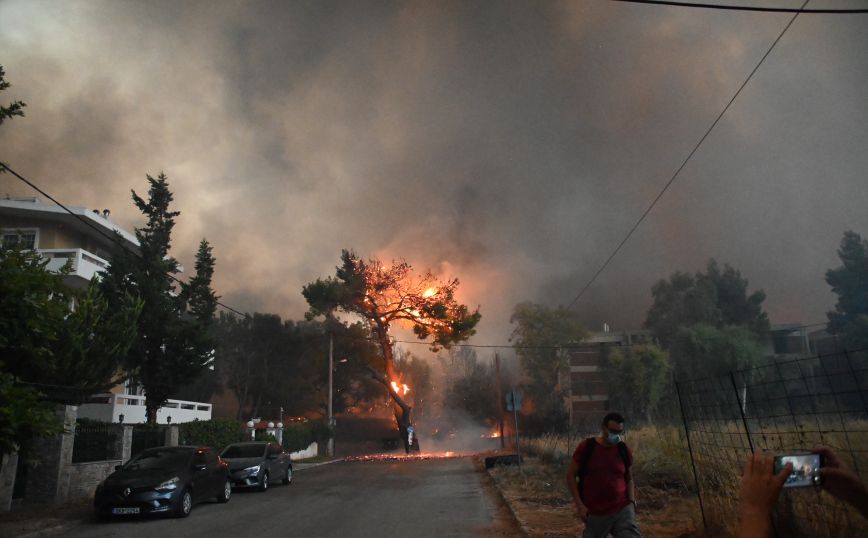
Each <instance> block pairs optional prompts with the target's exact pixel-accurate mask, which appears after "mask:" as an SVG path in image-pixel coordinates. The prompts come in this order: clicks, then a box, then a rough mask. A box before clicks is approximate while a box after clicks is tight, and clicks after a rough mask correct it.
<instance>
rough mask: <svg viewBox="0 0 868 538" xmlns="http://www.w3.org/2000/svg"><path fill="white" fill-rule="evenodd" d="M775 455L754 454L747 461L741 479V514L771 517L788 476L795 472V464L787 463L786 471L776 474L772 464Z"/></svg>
mask: <svg viewBox="0 0 868 538" xmlns="http://www.w3.org/2000/svg"><path fill="white" fill-rule="evenodd" d="M773 461H774V455H773V454H771V453H765V452H754V453H753V454H751V455H750V457H749V458H748V460H747V465H745V468H744V474H743V475H742V477H741V512H742V514H745V513H746V512H751V513H756V514H758V515H762V516H763V517H765V516H766V515H768V516H771V513H772V508H774V505H775V501H777V499H778V495H780V493H781V489H782V488H783V487H784V482H786V480H787V476H789V474H790V473H791V472H793V464H792V463H787V464H786V466H785V467H784V469H783V470H782V471H781V472H780V473H778V474H777V475H776V474H774V469H773V467H772V462H773Z"/></svg>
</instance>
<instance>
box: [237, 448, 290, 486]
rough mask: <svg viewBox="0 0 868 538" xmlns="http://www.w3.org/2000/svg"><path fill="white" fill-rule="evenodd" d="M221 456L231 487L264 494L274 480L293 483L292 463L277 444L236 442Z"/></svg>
mask: <svg viewBox="0 0 868 538" xmlns="http://www.w3.org/2000/svg"><path fill="white" fill-rule="evenodd" d="M220 457H221V458H223V459H224V460H226V462H227V463H228V464H229V473H230V477H231V478H232V485H233V486H235V487H242V488H244V487H249V488H257V489H258V490H260V491H265V490H266V489H268V486H269V485H270V484H271V482H272V481H274V480H280V481H281V482H283V483H284V484H289V483H290V482H292V461H291V460H290V457H289V454H287V453H286V452H284V451H283V448H281V446H280V445H279V444H277V443H258V442H249V443H235V444H232V445H229V446H227V447H226V448H224V449H223V452H222V453H221V454H220Z"/></svg>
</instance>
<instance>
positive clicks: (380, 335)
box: [368, 323, 420, 454]
mask: <svg viewBox="0 0 868 538" xmlns="http://www.w3.org/2000/svg"><path fill="white" fill-rule="evenodd" d="M374 332H375V333H376V334H377V339H378V340H379V342H380V347H381V348H382V349H383V360H384V361H385V375H383V374H382V373H380V372H378V371H376V370H374V369H373V368H371V367H370V366H369V367H368V370H370V372H371V374H372V375H373V376H374V378H375V379H377V380H378V381H379V382H380V383H382V384H383V385H384V386H385V387H386V390H388V391H389V396H391V397H392V409H393V411H394V413H395V421H396V422H397V423H398V430H399V432H400V434H401V441H402V442H403V443H404V451H405V452H406V453H408V454H409V453H410V451H411V450H412V451H414V452H420V448H419V437H418V435H416V433H414V435H413V442H412V443H411V442H410V440H409V431H410V428H411V427H412V426H413V420H412V411H413V407H412V406H410V404H408V403H407V402H405V401H404V399H403V398H401V395H400V394H398V392H397V391H395V389H393V388H392V383H391V382H392V381H394V382H395V383H397V382H398V372H397V370H395V355H394V353H393V351H392V343H391V342H390V341H389V332H388V329H387V328H386V327H385V326H383V325H382V324H381V323H375V324H374ZM414 430H415V428H414Z"/></svg>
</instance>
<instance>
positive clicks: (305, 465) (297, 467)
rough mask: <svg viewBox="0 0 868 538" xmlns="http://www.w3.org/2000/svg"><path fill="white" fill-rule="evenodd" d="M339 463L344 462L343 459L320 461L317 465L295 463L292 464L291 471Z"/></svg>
mask: <svg viewBox="0 0 868 538" xmlns="http://www.w3.org/2000/svg"><path fill="white" fill-rule="evenodd" d="M340 461H344V458H339V459H334V460H329V461H320V462H317V463H296V464H293V466H292V470H293V471H304V470H305V469H313V468H314V467H320V466H322V465H331V464H332V463H338V462H340Z"/></svg>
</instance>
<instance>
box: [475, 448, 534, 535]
mask: <svg viewBox="0 0 868 538" xmlns="http://www.w3.org/2000/svg"><path fill="white" fill-rule="evenodd" d="M480 463H482V465H483V469H482V471H483V472H484V473H485V476H486V477H488V480H489V481H490V482H491V487H492V488H493V489H494V491H496V492H497V496H498V497H499V498H500V500H501V502H503V505H504V506H506V509H507V510H509V513H510V515H511V516H512V519H514V520H515V522H516V524H518V527H519V529H521V533H522V535H523V536H525V538H529V537H530V531H529V530H528V528H527V525H525V523H524V521H523V520H522V519H521V518H520V517H518V514H516V513H515V510H513V509H512V504H510V502H509V501H507V500H506V497H504V496H503V492H502V491H500V487H498V485H497V480H495V479H494V477H493V476H491V469H489V468H486V467H485V464H484V462H480Z"/></svg>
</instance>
